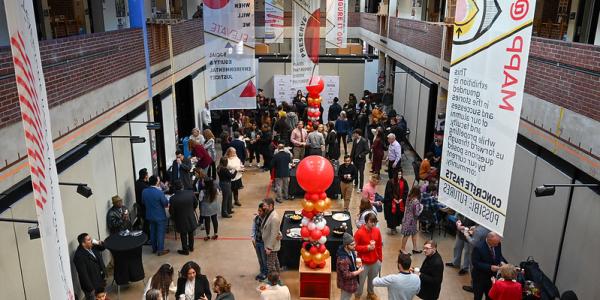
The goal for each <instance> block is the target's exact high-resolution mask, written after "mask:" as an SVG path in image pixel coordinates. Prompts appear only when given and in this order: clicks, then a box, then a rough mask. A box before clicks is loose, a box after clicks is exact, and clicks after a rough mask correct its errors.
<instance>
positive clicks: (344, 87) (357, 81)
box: [337, 64, 374, 104]
mask: <svg viewBox="0 0 600 300" xmlns="http://www.w3.org/2000/svg"><path fill="white" fill-rule="evenodd" d="M338 65H339V74H337V75H338V76H340V97H339V98H340V102H341V103H342V104H344V103H346V102H348V96H349V95H350V93H354V95H356V97H357V98H358V100H360V98H361V97H362V94H363V91H364V90H366V88H365V87H364V85H363V84H362V83H363V82H364V76H365V65H364V64H338ZM371 91H374V90H371Z"/></svg>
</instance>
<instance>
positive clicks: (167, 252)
mask: <svg viewBox="0 0 600 300" xmlns="http://www.w3.org/2000/svg"><path fill="white" fill-rule="evenodd" d="M166 254H169V249H166V250H162V251H158V253H156V255H158V256H163V255H166Z"/></svg>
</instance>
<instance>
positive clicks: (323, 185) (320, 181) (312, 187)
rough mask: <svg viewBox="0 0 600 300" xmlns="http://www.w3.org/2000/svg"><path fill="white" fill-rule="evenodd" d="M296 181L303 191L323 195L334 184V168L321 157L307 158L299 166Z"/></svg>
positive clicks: (312, 156)
mask: <svg viewBox="0 0 600 300" xmlns="http://www.w3.org/2000/svg"><path fill="white" fill-rule="evenodd" d="M296 179H297V180H298V184H299V185H300V187H302V189H303V190H305V191H306V192H309V193H322V192H324V191H325V190H327V188H328V187H329V186H330V185H331V183H332V182H333V166H332V165H331V162H329V160H327V159H326V158H325V157H323V156H320V155H311V156H308V157H305V158H304V159H303V160H301V161H300V164H298V169H297V170H296Z"/></svg>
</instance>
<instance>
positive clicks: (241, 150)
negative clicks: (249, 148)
mask: <svg viewBox="0 0 600 300" xmlns="http://www.w3.org/2000/svg"><path fill="white" fill-rule="evenodd" d="M229 147H233V149H235V153H236V154H237V157H238V158H239V159H240V160H241V161H242V164H243V163H244V162H245V161H246V145H245V143H244V141H240V140H238V139H233V140H232V141H231V143H229Z"/></svg>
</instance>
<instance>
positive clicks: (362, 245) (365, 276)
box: [354, 213, 383, 300]
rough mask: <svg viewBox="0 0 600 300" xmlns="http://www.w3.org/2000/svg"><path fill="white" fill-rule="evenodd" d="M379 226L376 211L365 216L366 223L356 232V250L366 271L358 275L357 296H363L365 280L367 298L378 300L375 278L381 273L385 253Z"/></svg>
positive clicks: (368, 299) (358, 297)
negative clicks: (382, 247)
mask: <svg viewBox="0 0 600 300" xmlns="http://www.w3.org/2000/svg"><path fill="white" fill-rule="evenodd" d="M376 226H377V216H376V215H375V214H374V213H370V214H367V215H366V216H365V224H364V225H363V226H362V227H361V228H359V229H358V230H357V231H356V233H354V240H355V242H356V251H357V252H358V257H359V258H360V259H361V260H362V264H363V267H364V271H363V272H362V273H360V275H359V277H358V290H357V291H356V294H355V297H356V298H357V299H360V296H362V292H363V288H364V285H365V281H367V300H377V299H378V298H377V296H376V295H375V290H374V289H373V279H374V278H375V277H377V275H378V274H379V270H380V269H381V262H382V261H383V253H382V251H381V246H382V243H381V232H380V231H379V228H377V227H376Z"/></svg>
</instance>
